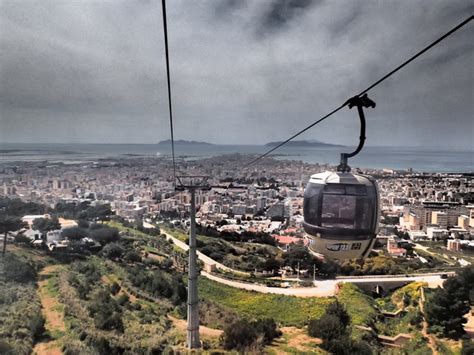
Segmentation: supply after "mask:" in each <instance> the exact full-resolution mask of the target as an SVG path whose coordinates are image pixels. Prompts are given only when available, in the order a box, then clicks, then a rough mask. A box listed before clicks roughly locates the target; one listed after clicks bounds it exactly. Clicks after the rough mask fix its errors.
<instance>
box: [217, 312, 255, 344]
mask: <svg viewBox="0 0 474 355" xmlns="http://www.w3.org/2000/svg"><path fill="white" fill-rule="evenodd" d="M256 340H257V333H256V332H255V330H254V329H253V327H252V324H251V323H249V322H248V321H247V320H245V319H241V320H238V321H237V322H235V323H232V324H231V325H229V326H227V327H226V328H225V329H224V333H223V334H222V337H221V343H222V346H223V347H224V349H226V350H231V349H236V350H239V351H244V350H245V349H246V348H247V347H250V346H251V345H253V344H254V343H255V341H256Z"/></svg>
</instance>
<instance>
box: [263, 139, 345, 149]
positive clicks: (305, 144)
mask: <svg viewBox="0 0 474 355" xmlns="http://www.w3.org/2000/svg"><path fill="white" fill-rule="evenodd" d="M281 143H282V142H269V143H267V144H265V146H266V147H275V146H277V145H278V144H281ZM285 145H286V146H288V147H344V145H340V144H330V143H324V142H320V141H317V140H315V139H312V140H301V141H289V142H288V143H286V144H285Z"/></svg>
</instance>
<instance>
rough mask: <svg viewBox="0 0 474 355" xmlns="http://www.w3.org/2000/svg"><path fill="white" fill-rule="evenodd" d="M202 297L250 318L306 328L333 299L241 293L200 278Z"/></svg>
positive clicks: (241, 291) (243, 291) (242, 291)
mask: <svg viewBox="0 0 474 355" xmlns="http://www.w3.org/2000/svg"><path fill="white" fill-rule="evenodd" d="M199 294H200V297H201V298H202V299H205V300H208V301H212V302H215V303H217V304H219V305H221V306H224V307H227V308H230V309H232V310H233V311H235V312H237V313H238V314H240V315H241V316H246V317H250V318H273V319H275V321H276V322H278V323H280V324H282V325H283V326H298V327H301V326H303V325H305V324H306V323H307V322H308V320H309V319H312V318H319V317H320V316H321V315H322V314H323V312H324V310H325V308H326V306H327V305H328V304H329V303H330V302H332V299H330V298H316V297H308V298H298V297H290V296H283V295H273V294H264V293H257V292H250V291H245V290H239V289H236V288H232V287H229V286H225V285H220V284H218V283H216V282H214V281H211V280H208V279H205V278H200V279H199Z"/></svg>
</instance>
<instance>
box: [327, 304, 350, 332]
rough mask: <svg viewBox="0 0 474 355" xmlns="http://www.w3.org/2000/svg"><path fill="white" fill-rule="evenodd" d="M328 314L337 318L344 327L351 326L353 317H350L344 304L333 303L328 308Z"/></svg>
mask: <svg viewBox="0 0 474 355" xmlns="http://www.w3.org/2000/svg"><path fill="white" fill-rule="evenodd" d="M326 314H329V315H333V316H336V317H337V318H338V319H339V320H340V322H341V323H342V325H343V326H344V327H347V326H349V324H350V323H351V317H350V316H349V313H347V311H346V308H345V307H344V305H342V303H340V302H339V301H338V300H336V301H335V302H333V303H331V304H330V305H329V306H328V307H327V308H326Z"/></svg>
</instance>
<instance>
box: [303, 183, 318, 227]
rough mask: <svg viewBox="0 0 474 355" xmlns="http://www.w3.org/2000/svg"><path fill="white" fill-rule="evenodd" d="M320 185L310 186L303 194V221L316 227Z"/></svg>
mask: <svg viewBox="0 0 474 355" xmlns="http://www.w3.org/2000/svg"><path fill="white" fill-rule="evenodd" d="M322 188H323V187H322V185H316V184H311V185H309V186H307V187H306V189H305V192H304V208H303V211H304V219H305V221H306V222H307V223H309V224H312V225H318V219H319V213H320V211H319V197H320V192H321V190H322Z"/></svg>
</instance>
